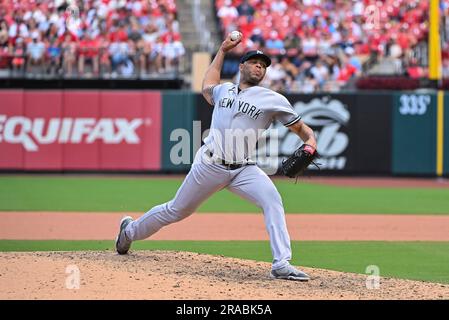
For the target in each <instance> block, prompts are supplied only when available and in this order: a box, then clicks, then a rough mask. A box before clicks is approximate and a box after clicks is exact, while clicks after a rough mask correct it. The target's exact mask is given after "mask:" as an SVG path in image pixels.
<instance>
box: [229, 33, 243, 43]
mask: <svg viewBox="0 0 449 320" xmlns="http://www.w3.org/2000/svg"><path fill="white" fill-rule="evenodd" d="M241 36H242V34H241V33H240V32H239V31H232V32H231V40H232V41H235V40H238V39H240V37H241Z"/></svg>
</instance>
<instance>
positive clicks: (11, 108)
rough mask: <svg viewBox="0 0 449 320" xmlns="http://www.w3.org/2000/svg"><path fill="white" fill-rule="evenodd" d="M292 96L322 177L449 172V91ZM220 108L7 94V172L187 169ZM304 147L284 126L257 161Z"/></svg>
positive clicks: (145, 93) (1, 121)
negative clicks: (314, 142) (311, 135)
mask: <svg viewBox="0 0 449 320" xmlns="http://www.w3.org/2000/svg"><path fill="white" fill-rule="evenodd" d="M287 98H288V99H289V100H290V102H291V103H292V105H293V107H294V108H295V109H296V111H297V112H298V113H299V114H301V115H302V116H303V120H304V121H305V122H306V123H307V124H309V125H310V126H311V127H312V128H313V129H314V131H315V132H316V134H317V138H318V151H319V152H320V154H321V155H322V158H321V159H320V161H319V162H320V163H321V171H320V174H327V173H328V174H368V175H426V176H435V175H445V176H448V175H449V94H448V93H446V94H443V93H442V94H439V95H438V94H437V93H420V94H418V93H414V92H394V93H391V92H386V93H380V92H372V93H357V94H316V95H299V94H295V95H287ZM212 111H213V108H212V107H210V106H208V104H207V103H206V102H205V100H204V99H203V98H202V96H201V95H199V94H194V93H192V92H190V91H183V90H165V91H157V90H154V91H150V90H127V91H125V90H96V89H93V90H28V89H25V90H23V89H17V90H0V170H2V171H8V170H14V171H17V170H18V171H22V170H23V171H41V170H45V171H56V172H58V171H145V172H186V171H187V170H188V169H189V167H190V163H191V161H192V159H193V156H194V154H195V152H196V150H197V149H198V148H199V147H200V145H201V136H202V134H203V133H204V131H205V130H207V129H208V128H209V127H210V120H211V115H212ZM274 132H275V134H274ZM276 137H277V138H278V139H277V140H276V139H275V138H276ZM186 142H188V143H186ZM273 143H276V144H275V146H276V152H273V150H272V149H271V151H270V152H267V150H268V147H267V146H269V145H271V146H272V145H273ZM299 143H300V142H299V140H298V139H297V137H296V136H295V135H294V134H293V133H291V132H289V130H287V129H286V128H285V127H283V126H282V125H281V124H280V123H276V124H275V125H274V126H272V128H270V130H269V131H268V134H267V136H266V138H265V140H264V144H263V145H262V144H260V145H259V151H260V152H259V153H258V154H257V161H258V162H259V164H260V165H261V167H264V166H265V167H267V166H271V167H274V168H276V167H277V166H278V164H279V162H280V161H281V160H282V159H283V158H284V157H285V156H287V155H289V153H290V152H291V151H292V150H294V149H295V148H296V147H297V146H298V145H299ZM311 170H314V169H312V168H311Z"/></svg>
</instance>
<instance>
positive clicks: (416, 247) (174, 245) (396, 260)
mask: <svg viewBox="0 0 449 320" xmlns="http://www.w3.org/2000/svg"><path fill="white" fill-rule="evenodd" d="M113 247H114V244H113V241H13V240H0V251H78V250H111V254H115V252H113V251H112V249H113ZM132 249H134V250H175V251H191V252H199V253H207V254H213V255H224V256H228V257H235V258H242V259H250V260H256V261H266V262H271V259H272V258H271V253H270V246H269V243H268V242H267V241H208V242H206V241H139V242H135V243H134V244H133V247H132ZM292 249H293V259H292V263H293V264H295V265H301V266H306V267H314V268H323V269H331V270H338V271H345V272H354V273H360V274H365V272H366V268H367V267H368V266H370V265H376V266H378V267H379V269H380V275H381V276H383V277H394V278H403V279H413V280H423V281H430V282H438V283H449V242H380V241H352V242H341V241H333V242H328V241H324V242H323V241H301V242H299V241H293V242H292Z"/></svg>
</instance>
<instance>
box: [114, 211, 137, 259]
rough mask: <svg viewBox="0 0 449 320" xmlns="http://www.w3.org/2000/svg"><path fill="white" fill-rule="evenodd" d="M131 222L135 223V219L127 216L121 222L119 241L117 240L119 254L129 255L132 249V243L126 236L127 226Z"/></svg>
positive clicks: (116, 247) (116, 245)
mask: <svg viewBox="0 0 449 320" xmlns="http://www.w3.org/2000/svg"><path fill="white" fill-rule="evenodd" d="M131 221H133V218H131V217H130V216H126V217H124V218H123V219H122V220H121V221H120V230H119V232H118V235H117V239H115V249H116V250H117V253H118V254H127V253H128V251H129V248H130V247H131V243H132V241H131V240H129V239H128V238H127V237H126V234H125V229H126V226H127V225H128V224H129V223H130V222H131Z"/></svg>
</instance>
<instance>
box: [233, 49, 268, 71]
mask: <svg viewBox="0 0 449 320" xmlns="http://www.w3.org/2000/svg"><path fill="white" fill-rule="evenodd" d="M254 57H260V58H262V60H263V61H265V63H266V65H267V67H268V66H269V65H270V64H271V59H270V57H268V56H267V55H266V54H265V53H263V52H262V51H260V50H252V51H248V52H247V53H245V55H244V56H243V57H242V58H241V59H240V63H243V62H245V61H248V60H249V59H251V58H254Z"/></svg>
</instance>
